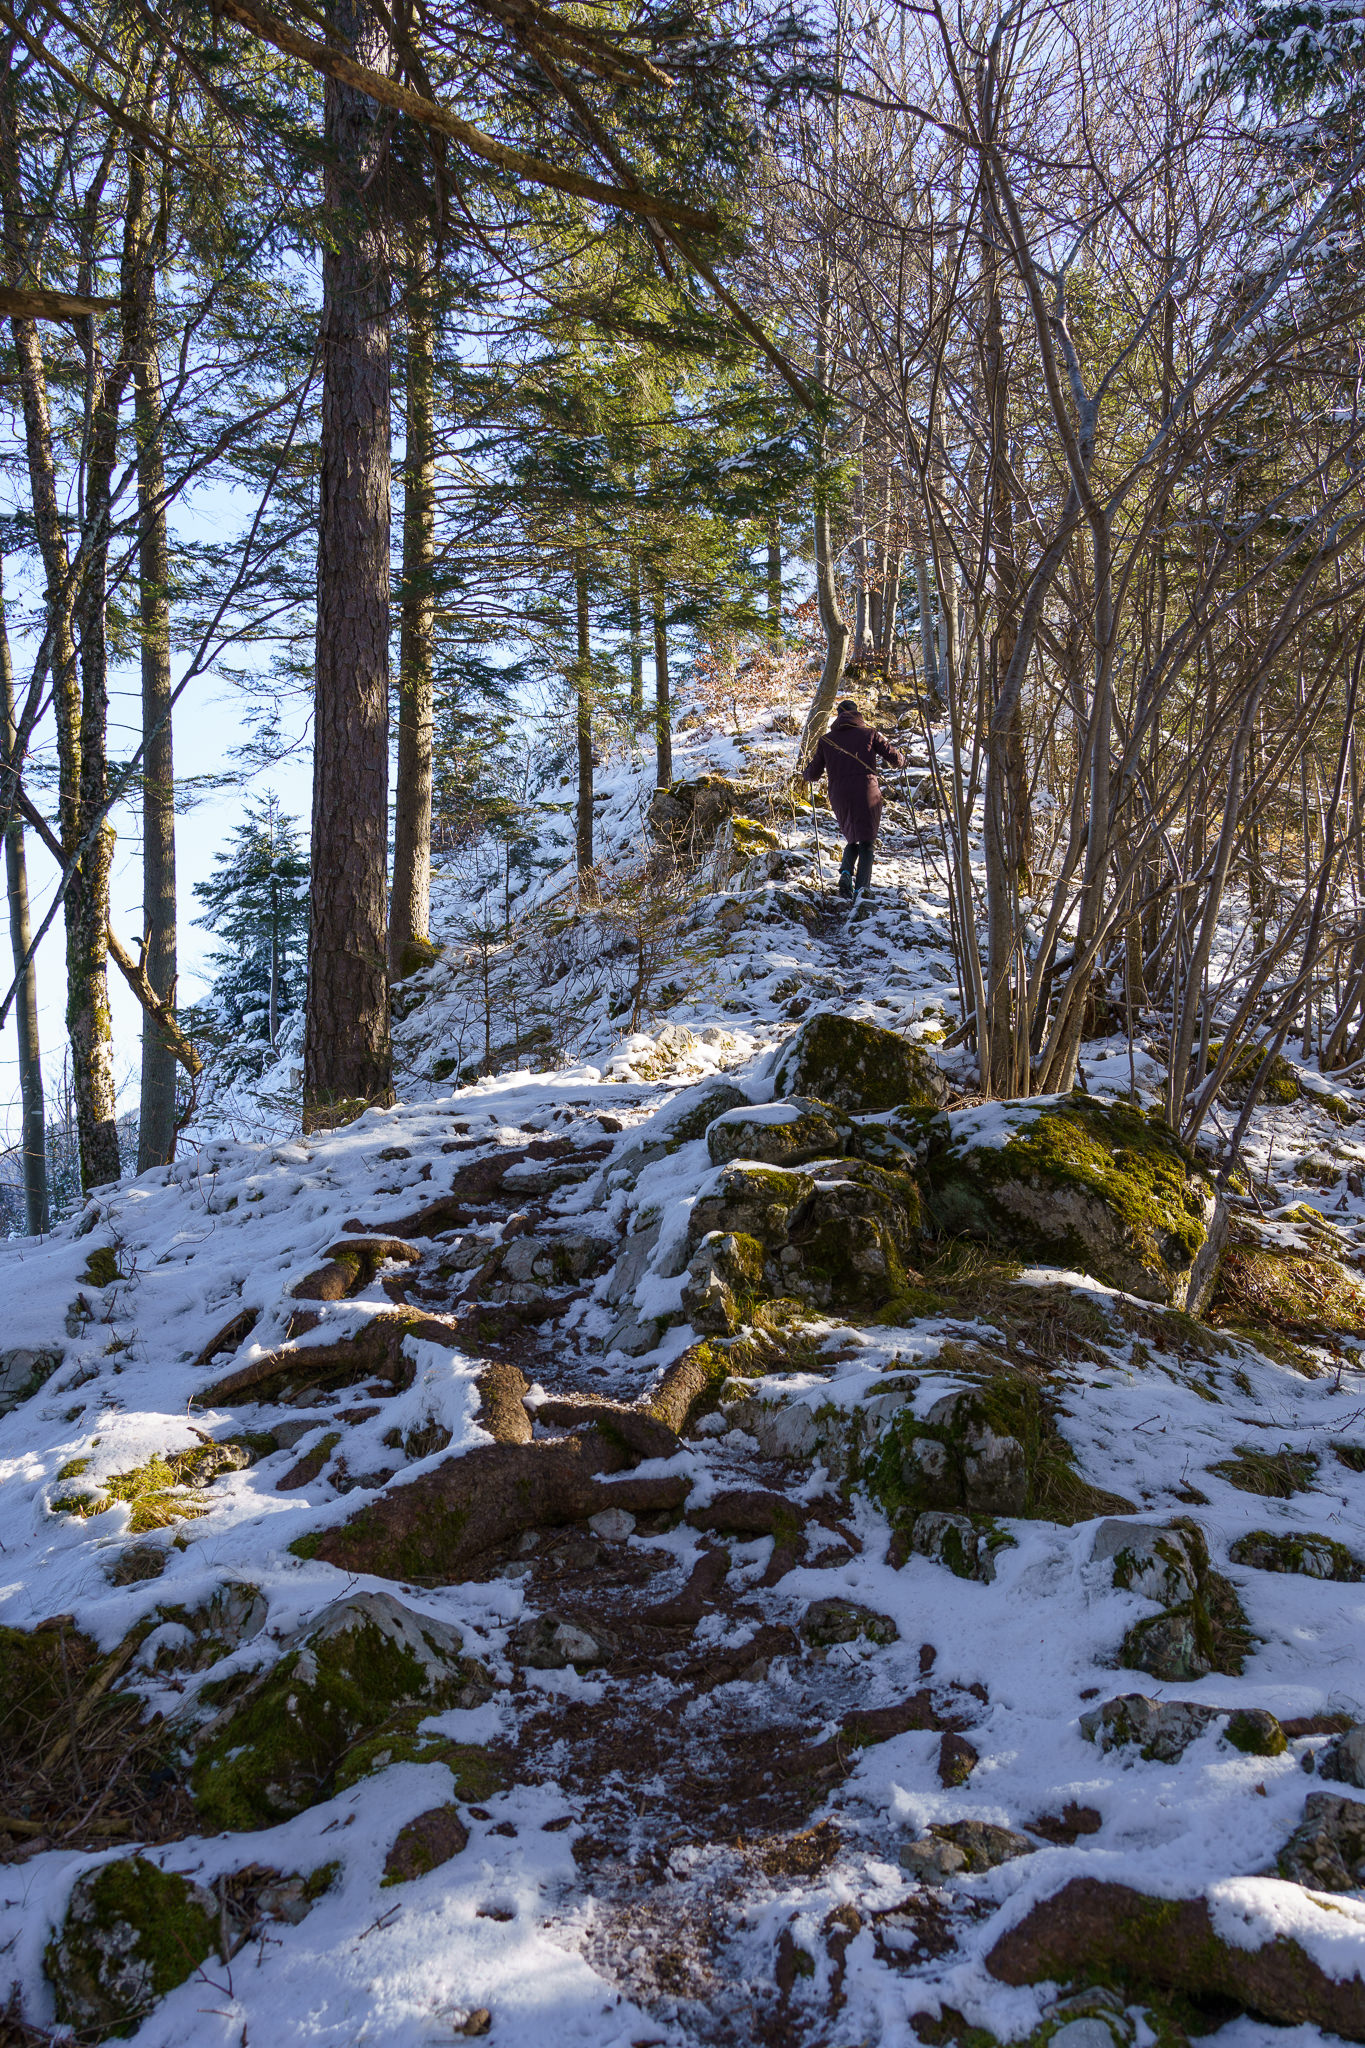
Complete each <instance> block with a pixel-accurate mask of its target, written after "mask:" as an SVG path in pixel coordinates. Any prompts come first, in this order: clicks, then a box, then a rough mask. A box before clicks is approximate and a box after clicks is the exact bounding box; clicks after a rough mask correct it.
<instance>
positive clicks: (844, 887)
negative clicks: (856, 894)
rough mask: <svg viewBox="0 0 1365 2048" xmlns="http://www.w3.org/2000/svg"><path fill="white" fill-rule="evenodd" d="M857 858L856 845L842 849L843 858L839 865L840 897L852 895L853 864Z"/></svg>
mask: <svg viewBox="0 0 1365 2048" xmlns="http://www.w3.org/2000/svg"><path fill="white" fill-rule="evenodd" d="M857 858H858V848H857V846H856V844H850V845H848V846H846V847H845V848H844V857H843V859H842V860H841V861H840V863H839V894H840V895H841V896H851V895H852V894H853V863H854V861H855V860H856V859H857Z"/></svg>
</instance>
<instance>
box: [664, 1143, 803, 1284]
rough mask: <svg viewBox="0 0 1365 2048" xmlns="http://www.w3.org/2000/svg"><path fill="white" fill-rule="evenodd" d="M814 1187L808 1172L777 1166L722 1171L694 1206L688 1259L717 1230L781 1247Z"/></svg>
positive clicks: (691, 1217)
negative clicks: (794, 1214) (796, 1211)
mask: <svg viewBox="0 0 1365 2048" xmlns="http://www.w3.org/2000/svg"><path fill="white" fill-rule="evenodd" d="M814 1188H815V1183H814V1181H813V1180H812V1179H811V1178H810V1176H809V1174H805V1173H793V1172H786V1171H783V1170H782V1169H781V1168H780V1167H776V1166H726V1167H723V1168H722V1169H721V1171H720V1173H719V1174H718V1175H716V1176H714V1178H713V1179H712V1181H711V1182H710V1183H709V1184H708V1185H707V1186H706V1187H705V1188H704V1189H703V1191H702V1193H701V1194H700V1195H698V1197H697V1199H696V1201H695V1202H694V1203H693V1205H692V1212H691V1215H690V1216H689V1218H688V1225H687V1252H686V1258H688V1259H690V1258H691V1256H692V1253H693V1252H694V1251H695V1250H696V1248H697V1246H698V1245H699V1244H700V1243H701V1241H702V1239H703V1238H704V1237H708V1236H709V1235H710V1234H711V1232H712V1231H713V1230H719V1231H725V1232H728V1231H733V1232H735V1233H737V1234H738V1235H739V1236H742V1237H756V1238H757V1239H758V1241H759V1243H760V1244H761V1245H763V1246H764V1247H765V1248H767V1249H776V1248H777V1247H778V1246H779V1245H780V1244H782V1243H783V1242H784V1241H785V1238H786V1234H787V1221H788V1218H789V1217H790V1215H791V1213H792V1211H793V1209H795V1208H796V1207H797V1206H798V1205H799V1204H800V1203H801V1202H803V1201H805V1199H806V1197H807V1196H808V1195H810V1194H812V1193H813V1192H814ZM684 1263H686V1260H684Z"/></svg>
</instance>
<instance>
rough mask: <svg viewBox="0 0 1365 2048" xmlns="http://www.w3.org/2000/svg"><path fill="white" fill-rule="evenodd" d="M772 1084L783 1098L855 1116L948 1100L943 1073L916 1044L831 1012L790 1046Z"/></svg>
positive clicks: (797, 1035)
mask: <svg viewBox="0 0 1365 2048" xmlns="http://www.w3.org/2000/svg"><path fill="white" fill-rule="evenodd" d="M773 1082H774V1086H775V1088H776V1091H777V1093H778V1094H779V1095H786V1096H791V1095H803V1096H813V1097H814V1098H815V1100H816V1101H817V1102H828V1103H831V1104H833V1106H834V1108H836V1109H842V1110H846V1111H847V1112H848V1113H849V1114H850V1115H854V1116H856V1115H859V1114H860V1113H870V1112H873V1111H876V1110H883V1109H895V1108H897V1107H898V1106H899V1105H905V1106H906V1107H909V1108H920V1109H937V1108H939V1107H940V1106H941V1105H942V1104H943V1103H944V1102H945V1101H946V1099H947V1095H948V1083H947V1081H946V1080H945V1078H944V1074H943V1069H942V1068H941V1067H940V1066H939V1064H938V1062H937V1060H935V1059H934V1057H933V1055H932V1054H931V1053H929V1052H926V1051H925V1049H924V1047H923V1046H922V1045H919V1044H918V1043H917V1042H916V1041H915V1040H914V1039H910V1038H902V1037H901V1035H900V1033H899V1032H897V1031H884V1030H883V1029H882V1027H881V1026H880V1025H878V1024H864V1023H863V1022H862V1021H861V1020H860V1019H858V1018H854V1017H839V1016H836V1015H834V1014H832V1013H829V1012H826V1013H823V1014H822V1015H820V1016H818V1017H812V1018H810V1019H809V1020H808V1021H807V1022H806V1023H805V1024H803V1025H802V1026H801V1028H800V1030H799V1031H797V1032H796V1033H795V1035H794V1036H793V1037H792V1038H790V1039H789V1040H788V1041H787V1043H786V1044H785V1045H784V1046H783V1048H782V1050H781V1052H780V1053H779V1054H778V1057H777V1061H776V1064H775V1065H774V1067H773Z"/></svg>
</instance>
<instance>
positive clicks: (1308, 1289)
mask: <svg viewBox="0 0 1365 2048" xmlns="http://www.w3.org/2000/svg"><path fill="white" fill-rule="evenodd" d="M1312 1213H1313V1215H1314V1217H1315V1218H1316V1212H1315V1211H1314V1212H1312ZM1317 1221H1319V1222H1320V1221H1321V1219H1317ZM1334 1241H1335V1233H1331V1232H1328V1233H1324V1232H1323V1231H1321V1230H1319V1229H1314V1227H1313V1225H1311V1224H1299V1225H1298V1226H1297V1227H1295V1219H1293V1218H1284V1219H1281V1218H1276V1219H1274V1220H1273V1221H1272V1222H1270V1223H1268V1224H1261V1223H1259V1222H1258V1221H1256V1220H1254V1219H1252V1218H1251V1217H1247V1216H1240V1215H1239V1216H1234V1217H1233V1219H1232V1221H1231V1224H1230V1226H1229V1229H1228V1241H1227V1246H1226V1248H1225V1250H1224V1252H1223V1256H1222V1259H1221V1261H1220V1263H1219V1268H1218V1279H1217V1283H1216V1285H1215V1287H1214V1289H1213V1292H1212V1294H1211V1296H1210V1298H1209V1304H1208V1310H1207V1314H1208V1318H1209V1321H1210V1322H1211V1323H1216V1324H1218V1325H1220V1326H1222V1327H1223V1328H1226V1329H1233V1330H1237V1331H1238V1332H1240V1333H1244V1334H1246V1335H1247V1336H1249V1337H1250V1338H1251V1339H1252V1340H1253V1341H1256V1340H1257V1339H1258V1338H1259V1336H1260V1335H1261V1334H1262V1333H1264V1332H1270V1333H1271V1334H1272V1336H1282V1337H1289V1338H1291V1339H1307V1340H1308V1341H1310V1342H1311V1341H1312V1340H1313V1339H1314V1338H1315V1337H1325V1338H1334V1337H1365V1288H1363V1287H1362V1286H1361V1284H1360V1281H1359V1278H1358V1277H1357V1275H1356V1274H1355V1273H1353V1272H1352V1271H1351V1270H1350V1269H1349V1268H1348V1267H1347V1266H1345V1265H1343V1263H1342V1262H1341V1260H1340V1259H1339V1258H1335V1257H1333V1256H1332V1253H1333V1250H1334V1249H1335V1242H1334Z"/></svg>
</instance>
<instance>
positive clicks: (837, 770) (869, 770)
mask: <svg viewBox="0 0 1365 2048" xmlns="http://www.w3.org/2000/svg"><path fill="white" fill-rule="evenodd" d="M878 761H885V762H887V763H888V764H889V765H890V766H891V767H892V768H902V767H904V765H905V756H904V755H903V754H901V753H900V752H899V751H898V749H897V748H895V747H893V746H892V744H891V742H890V740H885V739H883V738H882V736H881V734H880V733H879V732H876V731H874V730H873V728H872V727H871V726H870V725H869V724H868V722H867V720H866V719H865V718H863V717H861V716H858V715H856V714H854V715H850V714H849V713H848V712H847V711H841V712H840V713H839V716H838V717H837V718H836V719H835V721H834V723H833V725H832V726H831V727H830V729H829V731H828V732H827V733H826V734H825V737H824V738H823V739H822V740H821V742H820V744H819V746H818V747H817V748H816V749H815V752H814V753H813V754H812V755H811V757H810V760H809V761H808V762H807V763H806V765H805V767H804V768H803V769H802V770H801V773H802V774H803V775H804V776H805V778H806V780H807V782H818V781H819V780H820V777H821V776H822V775H828V776H829V801H830V808H831V810H832V811H833V812H834V815H835V817H836V818H837V819H838V820H839V830H840V831H841V832H842V833H843V835H844V838H845V839H846V840H847V841H848V843H849V845H850V846H854V845H856V844H857V842H858V841H859V840H866V839H875V838H876V836H877V834H878V832H879V831H880V830H881V822H882V787H881V784H880V783H879V782H878V780H877V770H876V763H877V762H878Z"/></svg>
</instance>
